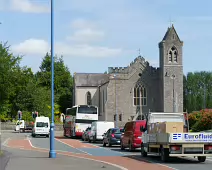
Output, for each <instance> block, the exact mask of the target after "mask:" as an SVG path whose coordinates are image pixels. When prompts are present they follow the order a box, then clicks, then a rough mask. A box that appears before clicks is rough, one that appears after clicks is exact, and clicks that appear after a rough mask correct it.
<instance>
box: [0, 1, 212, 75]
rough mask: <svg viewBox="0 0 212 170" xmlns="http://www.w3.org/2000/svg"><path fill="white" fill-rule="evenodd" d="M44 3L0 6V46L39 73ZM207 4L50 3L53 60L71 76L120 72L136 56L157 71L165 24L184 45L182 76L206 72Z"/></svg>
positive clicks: (46, 32)
mask: <svg viewBox="0 0 212 170" xmlns="http://www.w3.org/2000/svg"><path fill="white" fill-rule="evenodd" d="M50 6H51V3H50V0H0V22H1V24H0V41H2V42H7V43H8V45H10V47H11V48H10V49H11V52H12V53H14V54H15V55H22V56H23V60H22V62H21V65H22V66H28V67H31V68H32V70H33V72H36V71H38V70H39V66H40V64H41V61H42V58H43V57H44V56H45V54H46V53H47V52H49V51H50V42H51V32H50V23H51V22H50V21H51V13H50ZM211 6H212V1H211V0H202V1H193V0H192V1H191V0H187V1H185V0H160V1H159V0H133V1H132V0H115V1H114V0H107V1H105V0H104V1H103V0H101V1H100V0H55V3H54V47H55V54H56V55H58V56H61V55H62V56H63V58H64V62H65V64H66V65H67V66H68V68H69V70H70V72H71V73H74V72H83V73H88V72H89V73H103V72H105V71H107V69H108V67H125V66H128V65H129V64H130V62H132V61H133V60H134V59H135V58H136V57H137V56H138V55H139V49H140V54H141V55H142V56H143V57H144V58H145V59H146V60H148V61H149V63H150V65H152V66H155V67H158V64H159V48H158V43H159V42H160V41H161V40H162V38H163V36H164V35H165V33H166V31H167V28H168V27H169V26H170V24H171V23H173V24H174V27H175V29H176V31H177V33H178V35H179V37H180V39H181V40H182V41H183V42H184V46H183V64H184V67H183V69H184V73H185V74H187V73H188V72H194V71H210V70H211V61H212V60H211V57H212V55H211V54H212V53H211V48H212V41H211V40H212V31H211V30H212V10H211Z"/></svg>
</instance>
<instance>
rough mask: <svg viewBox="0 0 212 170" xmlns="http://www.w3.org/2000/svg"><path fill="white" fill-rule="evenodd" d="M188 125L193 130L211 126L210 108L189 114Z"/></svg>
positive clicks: (201, 129)
mask: <svg viewBox="0 0 212 170" xmlns="http://www.w3.org/2000/svg"><path fill="white" fill-rule="evenodd" d="M189 125H190V127H191V129H192V131H194V132H199V131H205V130H209V129H211V128H212V110H209V109H204V110H201V111H199V112H193V113H190V114H189Z"/></svg>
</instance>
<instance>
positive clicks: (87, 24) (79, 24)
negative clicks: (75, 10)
mask: <svg viewBox="0 0 212 170" xmlns="http://www.w3.org/2000/svg"><path fill="white" fill-rule="evenodd" d="M71 27H72V28H74V29H84V28H96V23H94V22H91V21H88V20H85V19H82V18H78V19H75V20H74V21H72V22H71Z"/></svg>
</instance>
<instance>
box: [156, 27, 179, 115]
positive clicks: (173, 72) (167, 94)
mask: <svg viewBox="0 0 212 170" xmlns="http://www.w3.org/2000/svg"><path fill="white" fill-rule="evenodd" d="M182 47H183V41H181V40H180V38H179V36H178V34H177V32H176V30H175V28H174V26H173V25H172V26H171V27H169V28H168V30H167V32H166V34H165V36H164V38H163V40H162V41H161V42H160V43H159V56H160V70H161V72H160V90H161V98H160V100H161V109H160V110H161V111H163V112H183V61H182V56H183V55H182Z"/></svg>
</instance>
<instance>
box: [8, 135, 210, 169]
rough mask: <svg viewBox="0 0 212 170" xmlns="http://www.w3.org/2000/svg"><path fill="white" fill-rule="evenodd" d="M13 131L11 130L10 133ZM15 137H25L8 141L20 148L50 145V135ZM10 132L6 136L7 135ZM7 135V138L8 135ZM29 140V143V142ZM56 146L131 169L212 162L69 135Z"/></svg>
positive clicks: (63, 151) (203, 166)
mask: <svg viewBox="0 0 212 170" xmlns="http://www.w3.org/2000/svg"><path fill="white" fill-rule="evenodd" d="M10 135H11V134H9V133H8V136H10ZM12 135H13V137H12V138H15V139H16V140H18V139H21V138H25V139H27V140H25V142H26V145H25V144H23V143H24V142H23V141H22V142H20V144H18V143H19V141H16V142H14V144H13V143H12V141H10V142H8V145H9V144H10V145H17V147H18V148H20V149H24V148H25V149H27V148H28V149H30V148H31V147H32V148H33V149H35V150H39V149H40V151H41V150H43V151H44V150H46V151H48V149H49V139H48V138H39V137H38V138H32V137H31V135H30V134H26V133H25V134H12ZM8 136H7V137H8ZM7 137H4V140H6V139H7ZM27 141H30V142H28V143H29V144H27ZM55 150H56V152H57V153H59V154H65V155H69V156H75V157H83V158H88V159H92V160H93V159H95V160H99V161H103V162H107V163H108V162H109V163H111V164H113V165H114V164H115V165H118V166H121V167H125V168H127V169H128V170H131V169H133V170H137V169H140V167H146V169H148V170H151V169H155V168H157V169H161V170H165V169H175V170H188V169H192V170H199V169H201V170H209V169H211V166H212V158H208V159H207V161H206V162H205V163H199V162H198V161H197V159H192V158H173V159H171V160H170V161H169V162H168V163H163V162H161V161H160V159H159V158H158V157H156V156H148V157H147V158H142V157H141V156H140V151H139V150H136V151H135V152H129V151H128V150H127V149H126V150H125V151H122V150H120V147H119V146H113V147H102V144H101V143H97V144H94V143H92V144H89V143H87V142H83V141H81V140H77V139H67V138H63V137H57V138H56V139H55Z"/></svg>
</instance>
